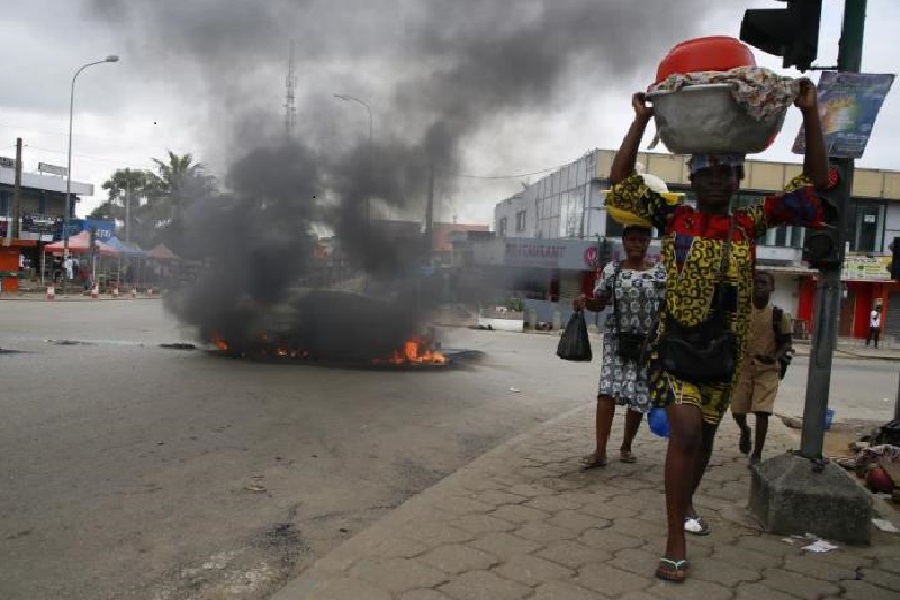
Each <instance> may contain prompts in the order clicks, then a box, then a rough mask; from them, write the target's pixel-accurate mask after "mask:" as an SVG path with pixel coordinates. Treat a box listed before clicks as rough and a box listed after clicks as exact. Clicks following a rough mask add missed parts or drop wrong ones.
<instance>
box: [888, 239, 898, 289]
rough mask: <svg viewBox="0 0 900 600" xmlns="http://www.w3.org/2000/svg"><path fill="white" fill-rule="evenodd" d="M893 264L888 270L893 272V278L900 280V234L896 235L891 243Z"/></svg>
mask: <svg viewBox="0 0 900 600" xmlns="http://www.w3.org/2000/svg"><path fill="white" fill-rule="evenodd" d="M890 249H891V266H890V267H888V271H890V272H891V279H893V280H894V281H900V236H898V237H895V238H894V241H893V242H892V243H891V246H890Z"/></svg>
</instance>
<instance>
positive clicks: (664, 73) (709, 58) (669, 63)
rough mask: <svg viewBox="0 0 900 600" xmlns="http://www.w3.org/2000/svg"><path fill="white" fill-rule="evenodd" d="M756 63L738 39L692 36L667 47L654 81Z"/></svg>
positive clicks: (721, 36) (719, 36)
mask: <svg viewBox="0 0 900 600" xmlns="http://www.w3.org/2000/svg"><path fill="white" fill-rule="evenodd" d="M755 66H756V59H755V58H754V57H753V52H751V51H750V48H748V47H747V46H746V45H745V44H743V43H742V42H741V41H740V40H737V39H735V38H733V37H728V36H726V35H714V36H710V37H702V38H694V39H691V40H685V41H683V42H681V43H680V44H677V45H676V46H675V47H674V48H672V49H671V50H669V53H668V54H666V56H665V58H663V59H662V62H660V63H659V68H658V69H657V70H656V83H659V82H660V81H663V80H664V79H666V78H667V77H668V76H669V75H674V74H684V73H693V72H695V71H729V70H731V69H734V68H737V67H755Z"/></svg>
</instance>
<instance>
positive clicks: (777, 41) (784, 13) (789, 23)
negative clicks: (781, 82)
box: [740, 0, 822, 71]
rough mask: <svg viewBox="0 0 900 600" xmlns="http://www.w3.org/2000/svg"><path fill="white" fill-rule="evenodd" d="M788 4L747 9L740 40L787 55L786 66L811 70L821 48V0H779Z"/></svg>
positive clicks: (768, 50) (766, 50) (742, 22)
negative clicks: (778, 6)
mask: <svg viewBox="0 0 900 600" xmlns="http://www.w3.org/2000/svg"><path fill="white" fill-rule="evenodd" d="M779 1H781V2H784V3H785V4H787V6H786V7H785V8H751V9H748V10H746V11H744V19H743V20H742V21H741V35H740V37H741V40H742V41H744V42H747V43H748V44H750V45H751V46H753V47H755V48H759V49H760V50H762V51H763V52H766V53H768V54H774V55H775V56H781V57H783V58H784V63H783V66H784V68H788V67H796V68H797V69H799V70H801V71H807V70H809V68H810V66H812V63H813V61H814V60H816V55H817V54H818V51H819V20H820V19H821V16H822V0H779Z"/></svg>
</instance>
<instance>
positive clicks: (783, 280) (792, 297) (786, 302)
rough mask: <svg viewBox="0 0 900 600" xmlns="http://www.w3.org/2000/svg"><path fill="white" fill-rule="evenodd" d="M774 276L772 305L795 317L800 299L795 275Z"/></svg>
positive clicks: (798, 285)
mask: <svg viewBox="0 0 900 600" xmlns="http://www.w3.org/2000/svg"><path fill="white" fill-rule="evenodd" d="M774 275H775V292H774V293H773V294H772V304H776V305H778V306H780V307H781V308H783V309H784V310H785V311H786V312H789V313H790V314H791V315H792V316H794V317H796V316H797V307H798V303H799V299H800V284H799V282H798V281H797V276H796V275H779V274H774Z"/></svg>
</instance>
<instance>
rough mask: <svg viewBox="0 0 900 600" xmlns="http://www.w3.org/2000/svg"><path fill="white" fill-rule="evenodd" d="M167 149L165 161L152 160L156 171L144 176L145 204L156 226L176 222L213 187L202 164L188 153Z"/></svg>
mask: <svg viewBox="0 0 900 600" xmlns="http://www.w3.org/2000/svg"><path fill="white" fill-rule="evenodd" d="M168 152H169V157H168V158H169V160H168V162H164V161H162V160H159V159H158V158H154V159H153V162H154V163H155V164H156V173H151V174H150V175H149V177H148V179H147V192H148V200H149V204H151V205H152V206H153V214H154V216H155V217H156V219H157V225H158V226H160V227H165V226H167V225H169V224H171V223H172V222H173V221H176V220H177V219H178V217H179V216H180V215H181V214H182V213H183V212H184V211H185V210H186V209H188V208H190V206H191V205H192V204H193V203H194V202H196V201H197V200H199V199H200V198H203V197H205V196H207V195H209V194H210V193H211V192H212V191H213V190H214V188H215V179H214V178H213V177H211V176H209V175H206V173H205V171H206V167H205V166H204V165H203V164H201V163H195V162H194V157H193V156H192V155H191V154H189V153H188V154H183V155H181V156H179V155H177V154H175V153H174V152H172V151H171V150H169V151H168Z"/></svg>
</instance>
